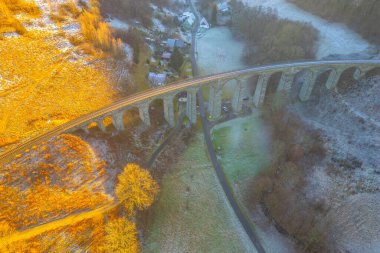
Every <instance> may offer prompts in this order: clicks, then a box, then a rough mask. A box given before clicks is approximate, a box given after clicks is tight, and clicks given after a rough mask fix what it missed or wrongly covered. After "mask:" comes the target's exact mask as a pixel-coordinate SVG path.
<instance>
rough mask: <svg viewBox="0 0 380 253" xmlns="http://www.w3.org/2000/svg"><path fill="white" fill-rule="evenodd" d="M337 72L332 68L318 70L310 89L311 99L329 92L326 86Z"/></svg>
mask: <svg viewBox="0 0 380 253" xmlns="http://www.w3.org/2000/svg"><path fill="white" fill-rule="evenodd" d="M337 75H338V72H337V70H336V69H334V68H326V69H322V70H320V71H319V72H318V75H317V77H316V81H315V85H314V88H313V90H312V91H311V94H310V97H311V99H315V98H320V97H321V96H324V95H325V94H326V93H328V92H329V89H328V86H329V85H331V82H334V81H335V80H336V77H337Z"/></svg>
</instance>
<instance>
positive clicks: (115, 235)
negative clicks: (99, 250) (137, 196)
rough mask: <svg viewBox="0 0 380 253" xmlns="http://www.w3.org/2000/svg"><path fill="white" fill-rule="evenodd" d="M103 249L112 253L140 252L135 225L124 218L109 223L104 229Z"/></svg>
mask: <svg viewBox="0 0 380 253" xmlns="http://www.w3.org/2000/svg"><path fill="white" fill-rule="evenodd" d="M105 230H106V233H107V234H106V236H105V243H104V249H105V251H106V252H113V253H124V252H129V253H136V252H140V248H139V241H138V238H137V229H136V224H134V223H132V222H130V221H129V220H127V219H125V218H117V219H115V220H113V221H111V222H109V223H108V224H107V226H106V228H105Z"/></svg>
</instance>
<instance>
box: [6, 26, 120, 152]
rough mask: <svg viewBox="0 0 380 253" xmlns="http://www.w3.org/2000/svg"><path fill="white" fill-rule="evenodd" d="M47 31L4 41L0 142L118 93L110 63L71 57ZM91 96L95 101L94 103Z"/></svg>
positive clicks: (40, 128) (25, 134) (96, 105)
mask: <svg viewBox="0 0 380 253" xmlns="http://www.w3.org/2000/svg"><path fill="white" fill-rule="evenodd" d="M45 38H46V36H45V35H44V34H40V33H35V34H33V36H31V34H30V35H29V36H28V37H25V36H23V37H19V38H8V39H6V40H4V41H2V43H1V46H0V59H7V60H6V61H0V72H1V75H2V80H0V82H1V85H3V86H2V87H3V88H4V89H3V90H2V91H1V90H0V101H1V103H0V147H1V146H5V145H7V144H10V143H14V142H16V141H19V140H21V139H24V138H26V137H28V136H32V135H33V134H35V133H37V132H41V131H43V130H47V129H51V128H53V127H55V126H57V125H60V124H62V123H64V122H66V121H68V120H70V119H73V118H76V117H78V116H80V115H83V114H85V113H88V112H91V111H94V110H95V109H98V108H100V107H103V106H105V105H107V104H110V103H111V102H112V101H113V100H114V99H116V98H117V95H116V93H115V91H114V90H113V87H112V86H111V85H110V84H112V77H111V74H110V73H109V72H108V71H107V66H106V64H104V63H101V62H100V63H96V64H91V65H88V64H87V65H85V64H84V62H82V61H71V60H69V59H70V57H71V56H70V54H65V53H62V52H61V51H60V50H59V49H58V48H57V47H56V45H54V44H52V43H48V42H46V41H45ZM89 101H91V102H90V103H89Z"/></svg>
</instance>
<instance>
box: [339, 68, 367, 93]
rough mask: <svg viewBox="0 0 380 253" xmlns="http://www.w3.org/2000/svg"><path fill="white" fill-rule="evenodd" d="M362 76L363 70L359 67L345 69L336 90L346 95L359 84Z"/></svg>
mask: <svg viewBox="0 0 380 253" xmlns="http://www.w3.org/2000/svg"><path fill="white" fill-rule="evenodd" d="M361 76H362V70H361V69H360V68H358V67H357V66H352V67H348V68H346V69H344V70H343V71H342V72H341V74H340V77H339V81H338V82H337V84H336V89H337V91H338V92H339V93H346V92H348V91H349V90H350V89H351V88H353V87H355V86H356V85H357V84H358V80H360V78H361Z"/></svg>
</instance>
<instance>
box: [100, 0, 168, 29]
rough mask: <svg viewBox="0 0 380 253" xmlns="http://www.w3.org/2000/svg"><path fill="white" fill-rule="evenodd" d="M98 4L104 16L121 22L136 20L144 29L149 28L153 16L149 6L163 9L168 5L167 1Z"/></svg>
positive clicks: (129, 0)
mask: <svg viewBox="0 0 380 253" xmlns="http://www.w3.org/2000/svg"><path fill="white" fill-rule="evenodd" d="M100 3H101V9H102V12H103V14H104V15H106V14H110V15H112V16H114V17H117V18H119V19H122V20H125V19H127V20H129V19H134V20H138V21H140V22H141V23H142V24H143V25H144V26H145V27H150V26H152V16H153V9H152V8H151V4H155V5H157V6H159V7H165V6H168V5H169V0H101V1H100Z"/></svg>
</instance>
